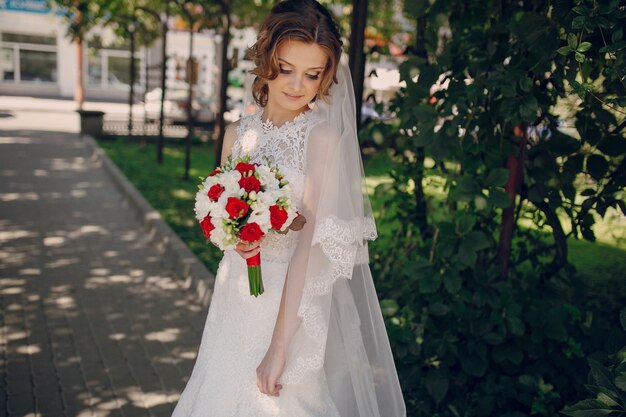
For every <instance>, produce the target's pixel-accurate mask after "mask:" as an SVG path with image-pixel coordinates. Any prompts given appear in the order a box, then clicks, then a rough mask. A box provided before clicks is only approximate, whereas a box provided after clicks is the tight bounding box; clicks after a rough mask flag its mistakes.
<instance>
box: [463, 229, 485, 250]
mask: <svg viewBox="0 0 626 417" xmlns="http://www.w3.org/2000/svg"><path fill="white" fill-rule="evenodd" d="M465 241H466V242H467V244H468V245H469V246H470V247H471V248H472V249H473V250H475V251H478V250H481V249H486V248H488V247H489V245H490V244H491V243H490V242H489V239H488V238H487V235H486V234H485V233H483V232H480V231H478V230H472V231H471V232H470V233H469V234H468V235H467V237H466V238H465Z"/></svg>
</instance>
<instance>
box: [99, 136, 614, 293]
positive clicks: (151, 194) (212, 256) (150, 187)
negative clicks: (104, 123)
mask: <svg viewBox="0 0 626 417" xmlns="http://www.w3.org/2000/svg"><path fill="white" fill-rule="evenodd" d="M98 143H99V144H100V146H101V147H102V148H103V149H104V150H105V151H106V152H107V154H108V155H109V157H111V159H113V161H114V162H115V163H116V164H117V165H118V166H119V167H120V169H121V170H122V171H123V172H124V174H126V176H127V177H128V178H129V179H130V181H131V182H132V183H133V184H135V186H136V187H137V188H138V189H139V191H140V192H141V193H142V194H143V195H144V197H145V198H146V199H147V200H148V202H149V203H150V204H151V205H152V206H153V207H154V208H155V209H157V210H158V211H159V212H160V213H161V215H162V216H163V218H164V219H165V221H166V222H167V223H168V224H169V225H170V226H171V227H172V229H174V231H175V232H176V233H177V234H178V236H180V237H181V239H182V240H183V241H184V242H185V243H186V244H187V245H188V246H189V247H190V248H191V250H192V251H193V252H194V253H195V254H196V255H198V257H199V258H200V259H201V260H202V261H203V262H205V264H206V265H207V266H208V268H209V269H210V270H212V271H215V270H216V269H217V264H218V262H219V260H220V258H221V252H220V251H219V250H218V249H217V248H215V247H214V246H213V245H211V244H208V243H207V242H206V240H205V238H204V236H203V235H202V232H201V231H200V227H199V226H198V225H197V221H196V220H195V218H194V211H193V206H194V196H195V193H196V191H197V184H198V183H199V180H198V177H199V176H203V177H204V176H206V175H208V173H209V172H211V170H212V169H213V166H214V158H213V152H214V151H213V146H212V142H211V143H208V144H199V145H194V146H193V148H192V158H191V172H190V178H191V179H190V180H188V181H184V180H182V176H183V168H184V148H183V147H182V146H174V145H172V144H167V145H166V147H165V149H164V163H163V165H162V166H158V165H157V164H156V163H155V159H156V149H155V145H154V144H153V143H150V144H147V145H141V144H138V143H135V142H129V141H126V140H124V139H122V138H119V139H114V140H109V139H107V140H99V141H98ZM387 167H388V161H387V158H385V157H384V156H381V155H373V156H371V157H368V158H366V160H365V171H366V173H367V175H368V178H367V184H368V189H370V190H373V188H374V187H375V186H376V185H377V184H379V183H381V182H384V181H390V179H389V177H387V175H386V170H387ZM430 191H432V194H437V192H436V190H434V189H433V190H430ZM373 206H374V208H376V202H375V201H374V202H373ZM594 230H595V231H596V236H597V238H598V242H596V243H593V242H588V241H577V240H573V239H569V240H568V247H569V259H570V261H571V262H572V263H573V264H574V265H575V266H576V268H577V270H578V271H579V273H580V276H581V278H582V279H583V280H585V281H586V282H588V283H589V284H592V285H593V284H598V283H606V282H615V283H621V282H623V281H624V277H625V276H626V242H625V241H624V236H626V224H625V222H623V221H620V220H619V219H613V220H610V219H608V218H607V219H605V220H602V219H599V218H598V222H597V223H596V225H595V226H594Z"/></svg>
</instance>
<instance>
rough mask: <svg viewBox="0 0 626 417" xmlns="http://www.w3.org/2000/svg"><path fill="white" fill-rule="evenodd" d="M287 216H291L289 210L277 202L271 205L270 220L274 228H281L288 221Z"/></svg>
mask: <svg viewBox="0 0 626 417" xmlns="http://www.w3.org/2000/svg"><path fill="white" fill-rule="evenodd" d="M287 217H289V215H288V214H287V210H285V209H283V208H281V207H280V206H277V205H276V204H274V205H273V206H272V207H270V222H271V223H272V228H273V229H276V230H280V228H281V227H283V225H284V224H285V222H286V221H287Z"/></svg>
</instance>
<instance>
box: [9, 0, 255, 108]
mask: <svg viewBox="0 0 626 417" xmlns="http://www.w3.org/2000/svg"><path fill="white" fill-rule="evenodd" d="M172 21H173V19H172ZM173 26H174V25H173V24H172V25H170V27H172V28H173ZM255 36H256V34H255V32H254V31H253V30H249V29H248V30H242V31H234V33H233V37H232V41H231V43H230V48H229V49H230V50H231V56H232V53H233V52H234V53H235V54H236V55H237V57H238V58H239V59H241V58H242V57H243V54H244V53H245V49H246V47H247V46H249V45H250V44H252V43H253V42H254V39H255ZM139 37H140V36H138V38H139ZM160 42H161V40H158V41H157V42H156V43H155V44H154V45H152V46H150V47H149V48H143V47H139V48H137V50H136V55H135V57H136V60H137V61H136V69H137V72H136V74H137V79H136V84H135V91H137V97H138V98H141V97H142V96H143V93H144V91H145V86H146V64H147V65H148V67H149V68H150V69H149V73H150V77H149V80H148V82H149V86H148V88H149V89H153V88H156V87H158V86H159V85H160V69H159V68H158V66H159V65H160V61H161V43H160ZM220 43H221V36H219V35H216V34H215V32H214V31H205V32H202V33H195V34H194V51H193V56H194V58H195V59H196V60H197V61H198V66H199V76H198V91H199V92H201V94H202V95H206V96H207V97H210V96H213V95H215V93H216V88H217V80H218V75H219V64H218V62H219V47H220ZM188 45H189V34H188V32H186V31H177V30H174V29H170V30H169V32H168V38H167V55H168V61H167V86H168V88H184V87H185V86H186V85H187V83H186V82H185V79H186V77H185V75H186V74H185V71H186V60H187V58H188V56H189V49H188V48H189V47H188ZM76 53H77V52H76V46H75V45H74V44H73V43H71V41H70V39H69V38H68V37H67V27H66V23H65V21H64V19H63V16H62V15H60V14H58V13H54V12H52V11H51V10H50V9H49V8H48V7H47V6H46V0H0V94H8V95H32V96H52V97H66V98H72V97H73V96H74V88H75V85H76V78H77V73H76V71H77V65H76ZM83 60H84V70H85V74H84V80H85V96H86V98H87V99H90V100H94V99H95V100H120V101H123V100H126V99H127V96H128V90H129V83H130V50H129V48H128V42H124V40H120V39H116V38H115V36H114V35H113V33H112V31H111V30H109V29H107V28H102V27H99V28H95V29H94V30H92V31H91V32H90V33H89V35H88V40H87V44H86V46H85V48H84V56H83Z"/></svg>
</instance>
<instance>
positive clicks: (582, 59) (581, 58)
mask: <svg viewBox="0 0 626 417" xmlns="http://www.w3.org/2000/svg"><path fill="white" fill-rule="evenodd" d="M574 57H575V58H576V61H578V62H580V63H583V62H585V56H584V55H583V54H581V53H580V52H578V51H576V52H575V53H574Z"/></svg>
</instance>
